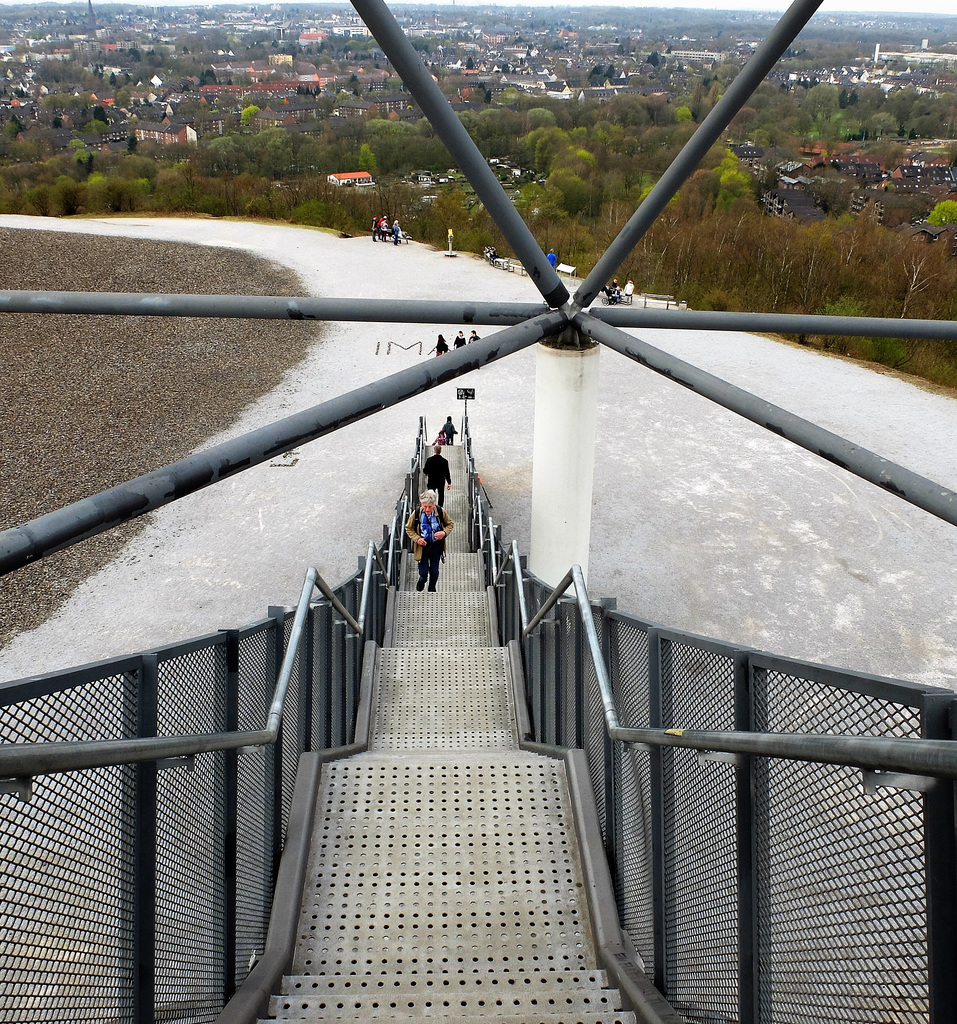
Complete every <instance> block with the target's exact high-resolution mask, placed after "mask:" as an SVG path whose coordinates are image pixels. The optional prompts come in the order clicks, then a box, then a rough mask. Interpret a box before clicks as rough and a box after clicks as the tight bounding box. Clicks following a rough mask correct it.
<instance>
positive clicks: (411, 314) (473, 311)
mask: <svg viewBox="0 0 957 1024" xmlns="http://www.w3.org/2000/svg"><path fill="white" fill-rule="evenodd" d="M542 312H544V307H543V304H542V303H541V302H539V303H534V302H472V301H469V300H467V299H460V300H436V299H345V298H331V299H330V298H300V297H287V296H284V295H178V294H176V293H167V294H161V293H147V292H41V291H22V292H0V313H86V314H99V313H103V314H111V315H117V316H198V317H216V318H220V319H226V318H230V317H238V318H241V319H246V320H317V321H318V320H334V321H343V320H348V321H352V322H355V323H392V324H444V323H449V322H452V323H455V322H456V321H461V322H462V323H465V324H485V325H489V326H500V327H504V326H507V325H509V324H517V323H521V322H522V321H523V320H530V319H531V318H532V317H535V316H538V315H539V314H541V313H542Z"/></svg>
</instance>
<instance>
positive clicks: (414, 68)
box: [352, 0, 568, 307]
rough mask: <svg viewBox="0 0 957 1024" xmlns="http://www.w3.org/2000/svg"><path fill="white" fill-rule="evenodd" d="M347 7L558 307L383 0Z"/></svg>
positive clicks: (555, 290)
mask: <svg viewBox="0 0 957 1024" xmlns="http://www.w3.org/2000/svg"><path fill="white" fill-rule="evenodd" d="M352 6H353V7H355V9H356V11H357V12H358V13H359V16H360V17H361V18H362V20H363V21H364V22H365V23H366V27H367V28H368V29H369V31H370V32H371V33H372V34H373V36H375V40H376V42H377V43H378V44H379V46H381V47H382V49H383V51H384V52H385V55H386V56H387V57H388V58H389V60H390V61H391V62H392V66H393V67H394V68H395V70H396V71H397V72H398V73H399V76H400V77H401V79H402V83H403V85H405V87H406V88H407V89H408V90H409V92H410V93H411V94H412V96H413V98H414V99H415V101H416V102H417V103H418V104H419V106H420V107H421V108H422V111H423V113H424V114H425V116H426V117H427V118H428V119H429V122H430V124H431V125H432V127H433V128H434V129H435V132H436V134H437V135H438V137H439V138H440V139H441V140H442V142H444V143H445V146H446V148H447V149H448V151H449V152H450V153H451V154H452V157H453V158H454V159H455V160H456V162H457V163H458V165H459V167H460V168H461V169H462V171H463V172H464V174H465V176H466V177H467V178H468V180H469V182H470V183H471V185H472V187H473V188H474V189H475V192H476V194H477V195H478V197H479V199H481V200H482V202H483V203H484V204H485V209H486V210H488V212H489V214H490V215H491V217H492V220H494V221H495V224H496V225H497V227H498V229H499V230H500V231H501V232H502V234H503V235H504V236H505V240H506V241H507V242H508V244H509V245H510V246H511V247H512V250H513V251H514V253H515V255H516V256H517V257H518V258H519V259H520V260H521V262H522V266H523V267H524V268H525V270H526V271H527V272H528V276H529V277H530V278H531V279H532V281H533V282H534V284H535V287H536V288H538V290H539V291H540V292H541V293H542V296H543V298H544V299H545V301H546V302H547V303H548V304H549V306H552V307H558V306H562V305H564V304H565V303H566V302H567V301H568V290H567V289H566V288H565V285H564V284H562V281H561V279H560V278H559V276H558V274H557V273H556V272H555V269H554V268H553V267H552V265H551V264H550V263H549V262H548V260H547V259H546V257H545V254H544V252H542V247H541V246H540V245H539V244H538V242H537V241H536V240H535V236H534V235H533V234H532V233H531V231H530V230H529V228H528V225H527V224H526V223H525V221H523V220H522V218H521V216H520V215H519V213H518V211H517V210H516V209H515V207H514V206H513V205H512V202H511V200H510V199H509V198H508V196H507V195H506V194H505V190H504V189H503V188H502V186H501V185H500V184H499V181H498V179H497V178H496V177H495V175H494V174H493V173H492V169H491V168H490V167H489V165H488V164H487V163H486V161H485V157H484V156H482V154H481V153H480V152H479V149H478V146H476V145H475V143H474V142H473V140H472V137H471V136H470V135H469V133H468V132H467V131H466V129H465V126H464V125H463V124H462V122H461V121H460V120H459V119H458V117H457V115H456V113H455V111H454V110H453V109H452V107H451V106H450V105H449V101H448V100H447V99H446V98H445V95H444V94H443V93H442V90H441V89H440V88H439V87H438V84H437V83H436V82H435V81H434V80H433V78H432V75H431V73H430V72H429V69H428V68H427V67H425V65H424V64H423V63H422V57H421V55H420V54H419V53H418V51H417V50H416V49H415V47H414V46H413V45H412V43H411V42H410V41H409V39H408V38H406V35H405V33H404V32H403V31H402V29H401V28H400V27H399V25H398V23H397V22H396V20H395V18H394V17H393V15H392V12H391V11H390V10H389V8H388V6H387V5H386V4H385V3H384V2H383V0H353V4H352Z"/></svg>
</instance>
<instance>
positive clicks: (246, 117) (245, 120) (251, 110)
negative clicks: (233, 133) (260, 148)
mask: <svg viewBox="0 0 957 1024" xmlns="http://www.w3.org/2000/svg"><path fill="white" fill-rule="evenodd" d="M259 110H260V108H259V107H257V106H256V105H255V103H251V104H250V105H249V106H248V107H243V112H242V114H241V115H240V118H239V120H240V123H241V124H242V126H243V127H244V128H248V127H249V126H250V125H251V124H252V121H253V118H254V117H255V116H256V115H257V114H258V113H259Z"/></svg>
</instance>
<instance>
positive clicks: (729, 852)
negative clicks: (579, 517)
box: [473, 487, 957, 1024]
mask: <svg viewBox="0 0 957 1024" xmlns="http://www.w3.org/2000/svg"><path fill="white" fill-rule="evenodd" d="M473 500H474V501H475V502H476V503H477V505H479V506H481V505H482V504H483V502H484V501H485V499H484V496H483V495H482V494H481V492H480V489H479V488H478V487H473ZM475 520H476V522H477V523H481V524H483V526H482V529H481V534H482V539H483V551H484V554H485V559H484V560H485V565H486V571H487V572H488V582H489V583H492V584H494V586H495V593H496V602H497V611H498V622H499V625H500V629H501V633H502V637H501V639H502V642H503V643H506V642H509V641H513V640H514V641H516V642H518V643H519V644H520V646H521V652H522V662H523V665H524V670H525V676H526V696H527V702H528V711H529V720H530V724H531V735H530V736H529V737H527V738H528V739H530V740H533V741H536V742H539V743H543V744H548V745H551V746H558V747H580V748H583V749H584V750H585V751H586V754H587V758H588V762H589V768H590V774H591V781H592V786H593V790H594V794H595V798H596V801H597V804H598V808H599V817H600V821H601V828H602V838H603V842H604V845H605V849H606V854H607V858H608V863H609V866H610V868H611V871H612V875H613V879H614V884H615V890H616V898H617V902H618V910H619V916H620V918H621V921H622V924H623V927H624V928H625V930H626V932H627V934H628V936H629V937H630V939H631V941H632V942H633V944H634V946H635V948H636V949H637V951H638V952H639V954H640V956H641V957H642V959H643V960H644V962H645V965H646V968H647V970H648V973H649V974H650V975H652V976H653V978H654V981H655V984H656V986H657V987H658V988H659V990H660V991H661V992H662V993H663V994H664V995H665V996H666V997H667V998H668V1000H669V1001H670V1002H671V1004H672V1005H673V1006H675V1008H676V1009H678V1010H679V1011H680V1012H681V1013H683V1014H684V1015H686V1016H687V1017H688V1018H689V1019H690V1020H695V1021H702V1022H703V1021H708V1022H712V1021H715V1020H726V1021H732V1020H733V1021H740V1022H761V1024H764V1022H772V1021H773V1022H775V1024H777V1022H782V1021H783V1022H790V1021H793V1022H798V1021H806V1020H814V1021H819V1022H835V1024H837V1022H839V1021H840V1022H845V1021H848V1020H861V1021H864V1020H866V1021H868V1022H875V1024H876V1022H882V1024H892V1022H893V1024H901V1022H906V1024H911V1022H914V1024H916V1022H921V1024H927V1022H942V1021H945V1020H950V1019H951V1016H952V1013H953V1006H954V1005H955V1002H954V988H953V987H954V972H953V969H952V964H953V957H954V953H955V948H954V946H955V937H957V886H955V879H957V854H955V850H957V842H955V825H954V821H955V818H954V783H953V777H954V775H955V774H957V756H955V754H957V744H955V743H954V742H953V734H952V730H951V725H950V721H951V715H953V714H954V713H955V711H957V706H955V698H954V694H953V693H952V692H951V691H949V690H943V689H939V688H935V687H924V686H917V685H915V684H912V683H907V682H902V681H896V680H890V679H883V678H878V677H874V676H868V675H863V674H859V673H853V672H846V671H841V670H838V669H834V668H827V667H823V666H818V665H811V664H806V663H802V662H798V661H795V660H791V659H786V658H778V657H775V656H773V655H770V654H765V653H763V652H759V651H754V650H749V649H746V648H742V647H738V646H734V645H730V644H725V643H720V642H717V641H714V640H710V639H706V638H703V637H698V636H694V635H691V634H688V633H683V632H681V631H678V630H670V629H667V628H665V627H662V626H660V625H658V624H656V623H652V622H647V621H644V620H641V619H638V618H636V617H633V616H629V615H624V614H621V613H620V612H618V611H617V610H616V609H615V606H614V602H610V601H604V602H599V603H593V602H590V601H589V600H588V597H587V593H586V591H585V588H584V582H583V580H582V579H581V576H580V573H575V572H573V571H570V572H569V574H568V575H567V576H566V578H565V579H564V580H562V581H561V582H560V583H559V584H558V586H557V587H554V588H553V587H549V586H546V585H545V584H544V583H543V582H542V581H541V580H539V579H537V578H536V577H535V576H533V575H531V574H529V573H528V572H527V569H526V568H525V566H524V563H523V559H522V558H521V556H520V555H519V552H518V549H517V546H516V545H515V544H514V543H513V544H512V545H511V546H509V547H508V548H506V547H503V546H502V545H501V543H500V541H499V540H498V539H497V538H496V535H495V530H494V529H489V526H488V522H489V510H488V508H487V506H486V507H484V508H482V507H480V508H477V510H476V515H475ZM493 551H494V553H493ZM493 565H494V566H496V569H495V572H494V574H493V573H492V571H491V569H492V566H493ZM569 586H571V587H572V588H573V589H572V593H571V594H570V595H569V596H565V592H566V590H567V589H568V588H569Z"/></svg>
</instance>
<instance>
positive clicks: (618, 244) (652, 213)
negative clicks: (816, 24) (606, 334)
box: [572, 0, 821, 309]
mask: <svg viewBox="0 0 957 1024" xmlns="http://www.w3.org/2000/svg"><path fill="white" fill-rule="evenodd" d="M820 5H821V0H794V3H793V4H791V6H790V7H789V8H788V9H787V11H786V12H785V13H784V15H783V16H782V18H781V20H780V21H779V22H778V23H777V25H775V26H774V28H773V29H772V30H771V32H770V33H769V35H768V37H767V38H766V39H765V40H764V42H763V43H761V45H760V46H759V47H758V48H757V50H755V51H754V55H753V56H752V58H751V59H750V60H749V61H748V63H747V64H745V66H744V67H743V68H742V69H741V73H740V74H739V75H738V77H737V78H735V80H734V81H733V82H732V83H731V84H730V85H729V86H728V88H727V91H726V92H725V94H724V95H723V96H722V97H721V99H720V100H718V102H717V103H716V104H715V106H714V108H713V109H712V110H711V112H710V113H709V114H708V116H707V117H706V118H705V119H704V120H703V121H702V122H701V124H700V125H699V126H698V128H697V129H696V131H695V133H694V134H693V135H692V136H691V138H690V139H688V141H687V142H686V143H685V145H684V147H683V148H682V150H681V152H680V153H679V154H678V155H677V156H676V157H675V158H674V160H673V161H672V162H671V165H670V166H669V168H668V169H667V170H666V171H665V173H664V174H663V175H662V176H661V177H660V178H659V179H658V182H657V184H656V185H655V187H654V188H653V189H652V190H651V191H650V192H649V193H648V195H647V196H646V197H645V199H644V201H643V202H642V204H641V206H639V207H638V209H637V210H636V211H635V213H634V214H633V215H632V218H631V220H629V221H628V223H627V224H626V225H625V226H624V227H623V228H622V229H621V231H620V232H619V234H618V237H617V238H615V239H614V241H613V242H612V243H611V245H609V246H608V248H607V249H606V250H605V252H604V253H603V254H602V255H601V256H600V257H599V258H598V262H597V263H596V264H595V266H594V267H593V268H592V270H591V273H589V275H588V276H587V277H586V278H585V280H584V281H583V282H582V284H581V286H580V287H579V289H578V291H577V292H575V295H574V297H573V299H572V302H573V303H574V304H575V305H576V306H578V307H579V308H580V309H584V308H585V307H586V306H590V305H591V304H592V302H594V301H595V296H596V295H597V294H598V293H599V291H600V290H601V288H602V286H603V285H604V284H605V282H606V281H607V280H608V278H609V277H611V276H612V274H614V272H615V271H616V270H617V269H618V268H619V267H620V266H621V264H622V263H623V262H624V261H625V259H626V258H627V256H628V254H629V253H630V252H631V251H632V249H634V247H635V246H636V245H637V244H638V241H639V240H640V239H641V237H642V235H644V233H645V232H646V231H647V230H648V229H649V228H650V227H651V225H652V223H653V222H654V220H655V218H656V217H657V216H658V214H659V213H661V211H662V210H663V209H664V208H665V207H666V206H667V205H668V203H669V202H670V200H671V198H672V196H674V194H675V193H676V192H677V191H678V189H679V188H680V187H681V185H682V184H683V183H684V181H685V179H686V178H688V177H689V176H690V175H691V173H692V172H693V171H694V169H695V168H696V167H697V166H698V164H699V163H700V162H701V160H702V158H703V157H704V156H705V154H706V153H707V152H708V150H709V149H710V148H711V147H712V145H714V143H715V142H716V141H717V140H718V139H719V138H720V137H721V135H722V134H723V133H724V131H725V129H726V128H727V127H728V125H729V124H730V123H731V121H732V120H733V119H734V116H735V115H736V114H737V113H738V111H739V110H740V109H741V108H742V107H743V106H744V105H745V103H746V102H747V101H748V99H749V98H750V96H751V93H752V92H754V90H755V89H757V87H758V86H759V85H760V84H761V82H763V81H764V77H765V75H767V73H768V72H769V71H770V70H771V68H772V67H774V65H775V64H776V63H777V62H778V60H779V59H780V58H781V56H782V54H783V53H784V51H785V50H786V49H787V48H788V47H789V46H790V45H791V43H792V42H793V41H794V37H795V36H796V35H797V34H798V33H799V32H800V31H801V29H802V28H804V26H805V25H806V24H807V23H808V21H809V20H810V18H811V16H812V15H813V14H814V12H815V11H816V10H817V9H818V7H819V6H820Z"/></svg>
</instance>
